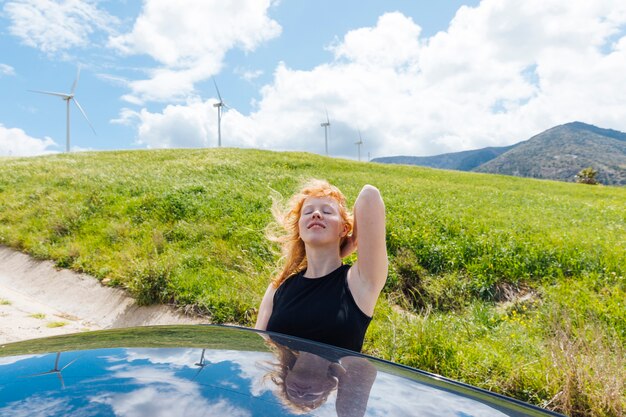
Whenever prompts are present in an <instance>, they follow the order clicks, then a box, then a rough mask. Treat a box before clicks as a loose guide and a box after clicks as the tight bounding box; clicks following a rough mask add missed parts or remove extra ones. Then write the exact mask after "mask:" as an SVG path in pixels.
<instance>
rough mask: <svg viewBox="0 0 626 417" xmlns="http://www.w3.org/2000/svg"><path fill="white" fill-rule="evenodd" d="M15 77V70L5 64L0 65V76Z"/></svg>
mask: <svg viewBox="0 0 626 417" xmlns="http://www.w3.org/2000/svg"><path fill="white" fill-rule="evenodd" d="M3 75H15V68H13V67H12V66H10V65H7V64H0V76H3Z"/></svg>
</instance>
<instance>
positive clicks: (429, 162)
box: [372, 145, 516, 171]
mask: <svg viewBox="0 0 626 417" xmlns="http://www.w3.org/2000/svg"><path fill="white" fill-rule="evenodd" d="M515 146H516V145H511V146H502V147H489V148H482V149H475V150H472V151H463V152H453V153H444V154H442V155H435V156H386V157H381V158H374V159H372V162H380V163H383V164H404V165H420V166H425V167H431V168H439V169H454V170H457V171H471V170H472V169H474V168H476V167H478V166H480V165H481V164H484V163H485V162H487V161H490V160H492V159H494V158H496V157H498V156H500V155H501V154H503V153H505V152H507V151H509V150H511V149H512V148H513V147H515Z"/></svg>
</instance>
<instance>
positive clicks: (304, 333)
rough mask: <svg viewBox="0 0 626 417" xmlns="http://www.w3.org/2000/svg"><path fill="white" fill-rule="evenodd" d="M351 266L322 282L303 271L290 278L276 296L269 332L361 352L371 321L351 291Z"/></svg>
mask: <svg viewBox="0 0 626 417" xmlns="http://www.w3.org/2000/svg"><path fill="white" fill-rule="evenodd" d="M349 269H350V265H342V266H340V267H339V268H337V269H336V270H334V271H333V272H331V273H330V274H328V275H326V276H323V277H320V278H305V277H304V276H303V275H304V271H302V272H300V273H298V274H296V275H292V276H291V277H289V278H287V279H286V280H285V281H284V282H283V283H282V284H281V286H280V287H278V289H277V290H276V293H275V294H274V306H273V309H272V315H271V316H270V319H269V321H268V323H267V330H268V331H271V332H278V333H283V334H287V335H291V336H297V337H302V338H304V339H309V340H314V341H316V342H321V343H326V344H329V345H333V346H338V347H341V348H344V349H350V350H353V351H356V352H360V351H361V348H362V347H363V339H364V338H365V331H366V330H367V327H368V326H369V324H370V321H371V320H372V318H371V317H369V316H367V315H366V314H365V313H363V311H361V309H360V308H359V307H358V306H357V305H356V302H355V301H354V298H353V297H352V293H351V292H350V289H349V288H348V279H347V278H348V270H349Z"/></svg>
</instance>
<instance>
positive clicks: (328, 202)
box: [302, 197, 339, 208]
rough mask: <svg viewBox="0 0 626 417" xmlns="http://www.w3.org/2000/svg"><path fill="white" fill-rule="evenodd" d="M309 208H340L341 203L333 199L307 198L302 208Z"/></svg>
mask: <svg viewBox="0 0 626 417" xmlns="http://www.w3.org/2000/svg"><path fill="white" fill-rule="evenodd" d="M307 206H332V207H335V208H339V203H338V202H337V200H335V199H334V198H332V197H307V198H305V199H304V203H302V207H307Z"/></svg>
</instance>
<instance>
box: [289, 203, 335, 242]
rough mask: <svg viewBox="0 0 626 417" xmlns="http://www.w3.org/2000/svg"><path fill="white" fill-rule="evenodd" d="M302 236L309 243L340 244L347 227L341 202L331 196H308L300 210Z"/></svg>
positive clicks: (299, 223)
mask: <svg viewBox="0 0 626 417" xmlns="http://www.w3.org/2000/svg"><path fill="white" fill-rule="evenodd" d="M298 227H299V229H300V238H301V239H302V241H303V242H304V243H306V244H309V245H313V246H316V245H326V244H330V243H336V244H337V245H338V244H339V241H340V240H341V238H342V237H343V236H345V235H346V232H347V228H346V225H345V223H344V221H343V218H342V217H341V213H340V209H339V203H338V202H337V201H336V200H335V199H333V198H330V197H307V198H306V199H305V200H304V203H303V204H302V211H301V212H300V221H299V222H298Z"/></svg>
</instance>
